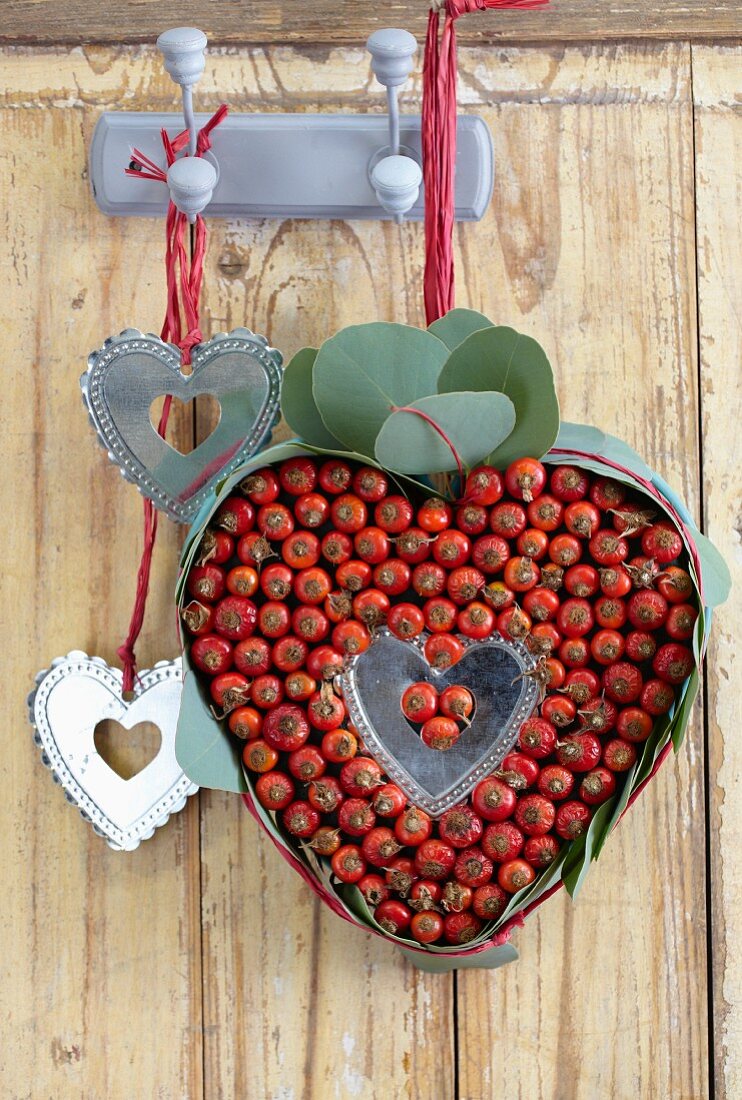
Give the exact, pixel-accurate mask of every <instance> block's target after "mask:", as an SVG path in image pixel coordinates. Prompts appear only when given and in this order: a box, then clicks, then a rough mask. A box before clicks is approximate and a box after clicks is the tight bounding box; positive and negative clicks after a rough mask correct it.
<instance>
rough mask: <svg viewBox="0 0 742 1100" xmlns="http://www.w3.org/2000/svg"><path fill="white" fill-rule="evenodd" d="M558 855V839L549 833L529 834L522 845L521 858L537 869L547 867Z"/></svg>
mask: <svg viewBox="0 0 742 1100" xmlns="http://www.w3.org/2000/svg"><path fill="white" fill-rule="evenodd" d="M558 855H559V841H558V840H557V839H556V837H555V836H552V835H551V833H547V834H546V835H544V836H529V838H528V840H527V841H526V843H525V845H524V847H523V858H524V859H525V860H526V862H527V863H530V864H531V866H532V867H538V869H539V870H541V869H542V868H544V867H548V866H549V864H551V863H553V862H554V860H555V859H556V857H557V856H558Z"/></svg>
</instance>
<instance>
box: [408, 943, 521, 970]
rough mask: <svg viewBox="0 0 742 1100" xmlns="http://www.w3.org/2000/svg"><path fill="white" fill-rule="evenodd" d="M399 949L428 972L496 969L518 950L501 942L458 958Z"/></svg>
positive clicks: (516, 956) (509, 944) (510, 958)
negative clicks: (495, 945)
mask: <svg viewBox="0 0 742 1100" xmlns="http://www.w3.org/2000/svg"><path fill="white" fill-rule="evenodd" d="M460 950H461V948H459V951H460ZM400 951H401V952H402V954H403V955H404V957H405V958H406V959H407V961H408V962H411V963H412V965H413V966H415V967H417V969H418V970H424V971H425V972H426V973H428V974H448V973H449V972H450V971H451V970H472V969H476V970H497V969H498V968H499V967H501V966H505V965H506V964H507V963H510V962H515V961H516V960H517V958H518V952H517V950H516V949H515V948H514V947H513V945H512V944H511V943H503V944H501V945H500V946H499V947H490V948H489V949H488V950H487V951H478V952H477V953H476V955H463V956H461V957H459V958H457V957H456V956H454V957H453V958H452V957H451V956H448V957H446V956H445V955H441V954H439V953H437V952H436V953H433V952H432V951H430V950H428V951H426V952H425V953H423V952H421V951H420V950H418V951H410V950H409V948H406V947H400Z"/></svg>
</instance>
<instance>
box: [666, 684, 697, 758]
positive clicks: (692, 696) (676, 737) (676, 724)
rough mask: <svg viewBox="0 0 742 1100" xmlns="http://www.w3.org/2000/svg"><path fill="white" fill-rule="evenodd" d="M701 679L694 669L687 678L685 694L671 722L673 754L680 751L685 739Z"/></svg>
mask: <svg viewBox="0 0 742 1100" xmlns="http://www.w3.org/2000/svg"><path fill="white" fill-rule="evenodd" d="M700 683H701V678H700V676H699V674H698V669H697V668H694V669H693V671H692V672H691V674H690V676H689V677H688V682H687V685H686V688H685V694H684V695H683V698H682V699H681V700H680V703H679V705H678V707H677V710H676V711H675V714H674V716H673V721H672V730H671V733H672V747H673V749H674V750H675V752H679V751H680V746H681V745H682V743H683V738H684V737H685V731H686V730H687V728H688V722H689V721H690V716H691V710H692V707H693V704H694V703H695V701H696V696H697V695H698V689H699V687H700Z"/></svg>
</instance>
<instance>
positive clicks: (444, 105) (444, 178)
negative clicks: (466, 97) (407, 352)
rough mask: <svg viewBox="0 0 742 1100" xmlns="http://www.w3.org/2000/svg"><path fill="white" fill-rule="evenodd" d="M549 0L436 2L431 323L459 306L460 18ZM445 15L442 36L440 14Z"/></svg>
mask: <svg viewBox="0 0 742 1100" xmlns="http://www.w3.org/2000/svg"><path fill="white" fill-rule="evenodd" d="M548 2H549V0H445V2H441V0H434V2H433V5H432V7H431V10H430V14H429V15H428V33H427V36H426V39H425V59H424V63H423V112H422V114H423V118H422V131H423V132H422V143H423V181H424V184H425V278H424V296H425V316H426V320H427V323H428V324H429V325H430V324H432V323H433V321H437V320H438V318H439V317H442V316H443V314H444V313H447V312H448V310H449V309H453V306H454V270H453V221H454V171H455V167H456V20H457V19H458V17H459V16H460V15H466V14H468V13H469V12H474V11H485V10H486V9H488V8H539V7H545V6H546V5H547V4H548ZM441 9H442V10H443V12H444V17H443V33H442V34H439V31H440V12H441Z"/></svg>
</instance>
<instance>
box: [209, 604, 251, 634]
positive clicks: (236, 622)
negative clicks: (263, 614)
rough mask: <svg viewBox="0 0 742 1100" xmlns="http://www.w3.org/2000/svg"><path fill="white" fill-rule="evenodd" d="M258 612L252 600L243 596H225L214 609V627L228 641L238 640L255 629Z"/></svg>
mask: <svg viewBox="0 0 742 1100" xmlns="http://www.w3.org/2000/svg"><path fill="white" fill-rule="evenodd" d="M257 617H258V613H257V609H256V607H255V604H254V603H253V602H252V600H247V599H245V598H244V597H243V596H225V597H224V599H223V600H220V601H219V603H218V604H217V605H216V609H215V611H214V629H215V630H216V632H217V634H221V635H222V636H223V637H225V638H229V639H230V641H233V642H240V641H242V640H243V638H247V637H248V636H249V635H250V634H252V632H253V630H254V629H255V623H256V621H257Z"/></svg>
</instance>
